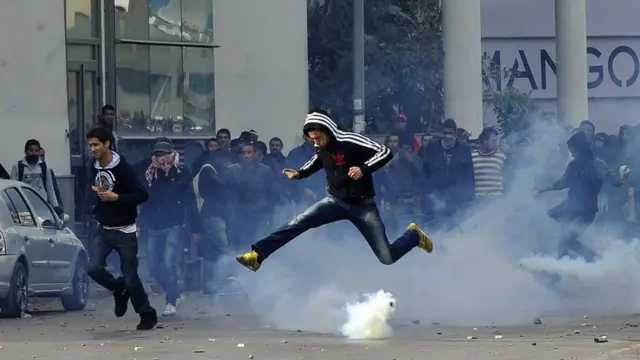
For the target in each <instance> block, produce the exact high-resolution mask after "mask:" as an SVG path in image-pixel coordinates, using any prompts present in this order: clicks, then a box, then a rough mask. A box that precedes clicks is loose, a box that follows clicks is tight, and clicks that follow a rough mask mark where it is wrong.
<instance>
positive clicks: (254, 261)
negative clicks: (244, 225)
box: [236, 250, 260, 271]
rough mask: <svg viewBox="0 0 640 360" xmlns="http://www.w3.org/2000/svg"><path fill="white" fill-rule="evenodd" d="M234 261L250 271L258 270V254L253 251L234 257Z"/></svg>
mask: <svg viewBox="0 0 640 360" xmlns="http://www.w3.org/2000/svg"><path fill="white" fill-rule="evenodd" d="M236 260H237V261H238V262H239V263H240V265H242V266H244V267H246V268H247V269H249V270H251V271H258V269H260V261H258V253H257V252H256V251H255V250H252V251H250V252H247V253H244V254H242V255H238V256H236Z"/></svg>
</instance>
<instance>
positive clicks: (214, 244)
mask: <svg viewBox="0 0 640 360" xmlns="http://www.w3.org/2000/svg"><path fill="white" fill-rule="evenodd" d="M202 237H203V239H204V240H205V241H204V242H203V244H201V245H202V258H203V267H204V275H203V276H204V287H205V289H204V290H205V292H206V293H212V292H213V291H214V290H215V288H216V287H217V286H218V285H220V284H221V283H222V282H223V281H224V280H226V279H228V278H229V277H230V276H232V275H233V273H232V272H231V269H232V267H231V266H232V265H233V262H231V261H229V260H230V259H233V251H232V250H231V246H230V244H229V237H228V236H227V222H226V221H225V220H224V219H223V218H222V217H219V216H211V217H205V218H203V219H202Z"/></svg>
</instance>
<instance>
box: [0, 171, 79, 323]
mask: <svg viewBox="0 0 640 360" xmlns="http://www.w3.org/2000/svg"><path fill="white" fill-rule="evenodd" d="M68 221H69V216H68V215H64V216H63V219H60V217H59V216H58V215H57V214H56V213H55V212H54V211H53V209H52V208H51V206H49V204H47V202H46V201H44V200H43V199H42V197H41V196H40V195H39V194H38V193H37V192H36V191H34V190H33V188H31V187H30V186H29V185H26V184H24V183H21V182H17V181H11V180H0V315H2V316H4V317H18V316H21V315H22V314H23V313H24V312H25V311H26V309H27V303H28V298H29V297H30V296H38V297H60V298H61V299H62V306H63V307H64V309H65V310H82V309H84V307H85V306H86V304H87V298H88V291H89V277H88V275H87V269H88V264H89V257H88V255H87V251H86V250H85V248H84V246H83V245H82V242H80V240H79V239H78V238H77V237H76V235H75V234H74V233H73V231H71V230H70V229H69V228H68V227H67V226H66V223H67V222H68Z"/></svg>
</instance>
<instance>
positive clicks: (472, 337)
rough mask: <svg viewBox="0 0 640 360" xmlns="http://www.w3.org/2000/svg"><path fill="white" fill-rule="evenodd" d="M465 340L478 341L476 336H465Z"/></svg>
mask: <svg viewBox="0 0 640 360" xmlns="http://www.w3.org/2000/svg"><path fill="white" fill-rule="evenodd" d="M467 340H478V337H477V336H467Z"/></svg>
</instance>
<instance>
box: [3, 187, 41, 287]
mask: <svg viewBox="0 0 640 360" xmlns="http://www.w3.org/2000/svg"><path fill="white" fill-rule="evenodd" d="M2 197H3V198H4V201H5V202H6V203H7V204H10V209H11V208H13V210H11V211H12V212H15V215H14V214H13V213H12V216H11V217H12V218H13V220H14V224H15V229H16V232H17V233H18V236H20V238H21V239H22V242H23V246H24V247H23V249H24V250H23V252H24V254H25V255H26V257H27V261H28V263H29V286H30V287H32V288H33V289H34V290H36V291H37V290H41V286H42V284H43V283H45V282H46V281H47V278H48V277H49V260H48V255H49V252H50V251H51V244H50V241H49V238H48V237H46V236H45V235H44V233H43V231H42V229H41V228H40V226H39V225H38V222H37V221H36V217H35V215H34V214H33V213H32V211H31V207H30V206H29V205H28V203H27V201H26V200H25V198H24V196H23V195H22V193H21V192H20V190H19V189H18V188H16V187H10V188H7V189H6V190H4V191H3V192H2Z"/></svg>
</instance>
